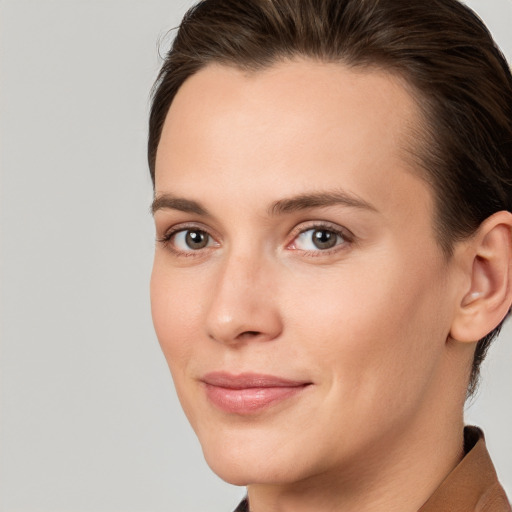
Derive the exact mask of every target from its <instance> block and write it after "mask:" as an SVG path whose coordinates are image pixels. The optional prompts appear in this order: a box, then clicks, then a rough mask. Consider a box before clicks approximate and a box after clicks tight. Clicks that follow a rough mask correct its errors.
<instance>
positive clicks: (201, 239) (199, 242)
mask: <svg viewBox="0 0 512 512" xmlns="http://www.w3.org/2000/svg"><path fill="white" fill-rule="evenodd" d="M186 241H187V245H188V246H189V247H190V248H191V249H202V248H203V247H206V245H207V244H208V238H207V235H206V233H204V232H203V231H189V232H188V233H187V237H186Z"/></svg>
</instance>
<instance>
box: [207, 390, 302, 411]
mask: <svg viewBox="0 0 512 512" xmlns="http://www.w3.org/2000/svg"><path fill="white" fill-rule="evenodd" d="M306 386H307V384H304V385H301V386H289V387H287V386H277V387H259V388H258V387H256V388H243V389H232V388H223V387H219V386H212V385H211V384H206V395H207V397H208V398H209V400H210V401H211V402H212V403H213V404H214V405H215V406H217V407H218V408H219V409H222V410H223V411H225V412H228V413H233V414H251V413H256V412H260V411H262V410H263V409H266V408H268V407H270V406H273V405H276V404H277V403H280V402H282V401H283V400H286V399H288V398H291V397H293V396H296V395H298V394H299V393H301V392H302V391H303V390H304V388H305V387H306Z"/></svg>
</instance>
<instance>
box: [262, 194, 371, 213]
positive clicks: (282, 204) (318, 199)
mask: <svg viewBox="0 0 512 512" xmlns="http://www.w3.org/2000/svg"><path fill="white" fill-rule="evenodd" d="M335 205H343V206H348V207H350V208H359V209H363V210H370V211H373V212H377V209H376V208H375V207H374V206H372V205H371V204H370V203H368V202H366V201H365V200H363V199H361V198H359V197H357V196H355V195H352V194H349V193H347V192H344V191H335V192H320V193H318V194H301V195H298V196H295V197H290V198H288V199H280V200H279V201H276V202H275V203H274V204H273V205H272V206H271V207H270V208H269V213H270V214H271V215H282V214H286V213H292V212H296V211H300V210H307V209H310V208H322V207H326V206H335Z"/></svg>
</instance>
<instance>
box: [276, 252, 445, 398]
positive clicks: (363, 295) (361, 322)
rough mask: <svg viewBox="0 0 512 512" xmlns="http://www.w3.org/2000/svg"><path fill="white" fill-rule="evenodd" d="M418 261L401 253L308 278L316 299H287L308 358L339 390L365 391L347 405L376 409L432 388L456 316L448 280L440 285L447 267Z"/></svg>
mask: <svg viewBox="0 0 512 512" xmlns="http://www.w3.org/2000/svg"><path fill="white" fill-rule="evenodd" d="M410 261H411V260H410V259H409V258H406V259H405V258H402V259H400V255H398V254H395V255H393V257H390V258H387V259H385V260H384V259H383V258H377V259H375V260H374V261H371V262H364V264H361V267H360V268H355V266H354V267H351V268H350V269H349V268H348V267H347V268H346V269H344V268H339V269H336V271H333V272H332V273H329V272H325V273H323V274H321V275H317V277H316V279H314V280H313V279H311V278H310V276H305V278H304V282H303V283H302V284H301V283H300V282H299V283H297V284H298V285H299V288H303V289H307V290H308V300H304V297H301V296H299V295H296V294H290V295H289V296H288V298H287V301H288V306H287V311H288V314H289V320H288V322H285V324H287V325H289V326H294V327H293V328H294V336H296V337H299V338H300V339H302V340H304V343H303V347H304V352H305V354H304V357H305V358H306V359H308V360H311V361H314V363H315V365H316V367H317V371H318V372H319V373H320V372H321V373H322V374H323V378H324V379H328V380H329V382H328V384H329V386H331V388H332V389H333V390H335V393H333V394H339V393H342V394H346V395H347V396H350V397H360V401H354V400H350V401H349V400H347V402H346V403H354V404H355V403H359V406H360V405H361V403H365V402H366V403H368V406H369V407H375V403H376V402H381V401H383V402H386V401H387V400H388V399H389V400H392V397H393V396H396V397H401V399H399V398H397V400H396V402H397V403H400V402H401V403H402V404H404V399H405V398H407V397H408V400H407V401H413V400H414V399H415V397H417V395H418V394H419V393H421V392H422V391H423V390H424V389H425V387H426V386H428V382H429V378H430V375H431V374H432V372H433V370H434V367H435V365H436V362H437V361H438V360H439V358H440V356H441V354H442V349H443V346H444V341H445V340H446V335H447V334H448V330H449V327H448V326H449V321H448V319H449V317H448V315H447V313H446V311H447V308H445V307H444V305H443V290H442V288H443V287H442V285H441V284H439V285H433V284H432V283H435V282H437V281H439V276H440V275H441V273H440V268H439V267H436V266H435V265H432V264H431V265H430V266H429V265H423V266H422V267H421V270H418V268H417V266H416V265H412V264H411V263H410ZM333 270H334V269H333ZM311 283H314V285H312V284H311ZM292 317H293V318H292ZM433 319H435V320H436V321H433Z"/></svg>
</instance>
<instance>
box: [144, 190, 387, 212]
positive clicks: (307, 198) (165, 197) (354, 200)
mask: <svg viewBox="0 0 512 512" xmlns="http://www.w3.org/2000/svg"><path fill="white" fill-rule="evenodd" d="M335 205H343V206H348V207H350V208H359V209H364V210H369V211H374V212H377V209H376V208H375V207H374V206H372V205H371V204H370V203H368V202H367V201H364V200H363V199H361V198H359V197H357V196H355V195H352V194H349V193H347V192H344V191H335V192H320V193H313V194H301V195H298V196H294V197H290V198H285V199H280V200H278V201H276V202H274V203H273V204H272V205H271V206H270V207H269V209H268V213H269V215H272V216H276V215H284V214H287V213H293V212H296V211H301V210H308V209H310V208H322V207H327V206H335ZM164 209H170V210H178V211H181V212H185V213H194V214H196V215H201V216H203V217H211V214H210V213H209V212H208V210H207V209H206V208H205V207H204V206H202V205H201V204H200V203H199V202H197V201H194V200H192V199H185V198H182V197H175V196H173V195H171V194H162V195H160V196H158V197H156V198H155V199H154V201H153V203H152V204H151V213H152V214H153V215H154V214H155V213H156V212H157V211H158V210H164Z"/></svg>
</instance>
